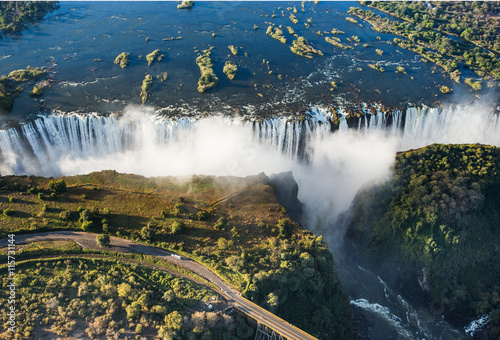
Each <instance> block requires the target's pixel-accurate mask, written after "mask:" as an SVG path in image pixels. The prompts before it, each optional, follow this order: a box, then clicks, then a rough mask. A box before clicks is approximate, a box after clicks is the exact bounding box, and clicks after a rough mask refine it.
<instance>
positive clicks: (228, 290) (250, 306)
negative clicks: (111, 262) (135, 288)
mask: <svg viewBox="0 0 500 340" xmlns="http://www.w3.org/2000/svg"><path fill="white" fill-rule="evenodd" d="M95 238H96V234H91V233H85V232H80V231H55V232H44V233H36V234H22V235H16V237H15V241H16V245H17V246H19V245H20V244H22V243H28V242H34V241H45V240H57V239H59V240H61V239H69V240H73V241H75V242H76V243H78V244H79V245H80V246H82V247H83V248H92V249H99V247H98V246H97V244H96V241H95ZM5 246H7V239H1V240H0V247H5ZM101 249H102V248H101ZM106 250H110V251H117V252H122V253H142V254H146V255H152V256H155V257H158V258H161V259H163V260H165V261H169V262H172V263H175V264H176V265H178V266H182V267H185V268H187V269H189V270H191V271H192V272H194V273H196V274H198V275H200V276H202V277H204V278H205V279H207V280H208V281H210V282H212V283H213V284H215V285H217V286H218V287H219V288H220V289H221V292H220V294H221V295H223V296H224V297H225V298H226V299H227V300H228V302H229V303H232V304H233V305H234V307H235V308H237V309H238V310H239V311H241V312H242V313H244V314H246V315H247V316H249V317H251V318H252V319H254V320H256V321H257V322H259V323H262V324H265V325H267V326H268V327H270V328H272V329H273V330H275V331H276V332H278V333H280V334H281V335H283V336H284V337H286V338H287V339H290V340H296V339H297V340H314V339H316V338H315V337H313V336H311V335H309V334H307V333H305V332H303V331H301V330H300V329H298V328H297V327H295V326H293V325H291V324H289V323H288V322H286V321H284V320H282V319H280V318H278V317H277V316H276V315H274V314H272V313H270V312H268V311H267V310H265V309H264V308H262V307H259V306H257V305H256V304H254V303H252V302H250V301H248V300H247V299H245V298H243V297H242V296H241V295H240V293H239V292H238V291H237V290H236V289H234V288H233V287H231V286H230V285H229V284H227V283H226V282H224V281H223V280H222V279H220V278H219V277H218V276H217V275H216V274H214V273H213V272H212V271H210V270H209V269H208V268H206V267H204V266H203V265H201V264H199V263H198V262H195V261H192V260H189V259H185V258H183V259H182V260H181V259H178V258H175V257H173V256H172V255H175V254H174V253H172V252H169V251H166V250H163V249H159V248H155V247H151V246H147V245H143V244H140V243H137V242H133V241H129V240H125V239H122V238H118V237H113V236H112V237H111V244H110V248H108V249H106ZM316 340H317V339H316Z"/></svg>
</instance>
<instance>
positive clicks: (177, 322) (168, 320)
mask: <svg viewBox="0 0 500 340" xmlns="http://www.w3.org/2000/svg"><path fill="white" fill-rule="evenodd" d="M165 327H166V328H167V329H172V330H180V329H181V327H182V315H181V313H179V312H178V311H176V310H175V311H173V312H172V313H170V314H168V315H167V316H165Z"/></svg>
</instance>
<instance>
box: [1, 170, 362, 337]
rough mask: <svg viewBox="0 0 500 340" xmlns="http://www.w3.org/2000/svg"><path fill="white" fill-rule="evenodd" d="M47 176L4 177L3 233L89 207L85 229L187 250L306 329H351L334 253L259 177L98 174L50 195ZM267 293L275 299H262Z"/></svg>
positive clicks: (56, 223) (72, 216)
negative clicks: (301, 224)
mask: <svg viewBox="0 0 500 340" xmlns="http://www.w3.org/2000/svg"><path fill="white" fill-rule="evenodd" d="M51 180H53V179H46V178H40V177H9V176H7V177H2V178H1V181H0V190H1V191H0V209H2V210H5V209H12V210H11V213H10V214H8V215H10V216H3V215H2V216H0V222H1V223H0V232H2V233H3V234H6V233H9V232H12V231H21V230H24V231H29V230H41V229H52V228H80V227H81V225H82V223H81V222H82V221H81V220H80V217H81V214H82V210H89V211H91V218H90V219H91V220H92V221H93V223H92V224H93V227H92V228H91V231H96V232H101V231H102V228H103V225H104V226H105V225H107V226H108V232H109V233H110V234H113V235H120V236H122V237H127V238H131V239H136V240H140V241H142V242H147V243H151V244H155V245H158V246H160V247H163V248H165V249H171V250H175V251H177V252H180V253H184V254H186V255H188V256H190V257H191V258H194V259H196V260H198V261H200V262H202V263H204V264H205V265H208V266H209V267H211V268H212V269H213V270H215V271H217V272H218V273H219V274H221V275H222V277H223V278H225V279H226V281H228V282H230V283H231V284H233V285H234V286H236V287H237V288H239V289H240V291H242V292H245V295H246V296H247V297H249V298H250V299H252V300H254V301H255V302H256V303H259V304H260V305H262V306H264V307H266V308H268V309H271V310H273V311H275V312H276V313H277V314H278V315H280V316H283V317H285V318H286V319H287V320H288V321H290V322H291V323H293V324H296V325H297V326H298V327H300V328H303V329H304V330H306V331H308V332H311V333H313V334H317V335H319V336H321V337H324V336H326V337H328V336H332V335H334V334H336V335H340V334H342V336H343V337H344V338H349V337H351V336H352V328H351V314H350V309H349V301H348V299H347V297H346V295H345V294H344V293H343V291H342V288H341V286H340V283H339V281H338V279H337V276H336V274H335V270H334V265H333V258H332V256H331V253H330V252H329V251H328V248H327V246H326V244H324V243H323V242H322V239H321V238H317V237H315V236H314V235H312V234H311V233H310V232H308V231H305V230H303V229H301V228H300V227H299V226H298V225H297V224H295V223H293V222H292V221H291V220H290V219H289V218H288V216H287V215H286V212H285V211H283V209H282V207H281V206H280V204H279V203H278V201H277V200H276V197H275V195H274V190H273V189H272V187H270V186H269V185H267V178H266V177H265V176H253V177H247V178H243V179H236V178H215V177H187V178H171V177H164V178H144V177H141V176H135V175H124V174H118V173H116V172H114V171H103V172H98V173H92V174H89V175H82V176H74V177H66V178H64V180H65V182H66V184H67V186H68V188H69V189H68V190H67V191H65V192H63V193H58V194H54V195H52V196H53V197H51V192H50V191H49V190H48V184H49V182H50V181H51ZM28 191H30V192H31V193H30V194H28V193H27V192H28ZM40 194H42V195H43V196H45V198H44V199H41V198H40ZM10 197H12V199H10ZM10 201H12V202H10ZM78 210H80V211H78ZM64 211H66V212H69V213H67V215H69V218H67V216H66V218H63V216H61V212H64ZM108 211H109V212H108ZM79 220H80V221H79ZM174 223H179V224H181V225H183V228H182V230H181V231H180V232H178V233H172V225H173V224H174ZM221 239H223V240H222V241H221ZM304 253H306V254H304ZM271 293H273V294H276V296H277V297H278V303H277V305H274V304H269V303H267V301H268V300H269V294H271ZM290 311H297V312H296V313H291V312H290Z"/></svg>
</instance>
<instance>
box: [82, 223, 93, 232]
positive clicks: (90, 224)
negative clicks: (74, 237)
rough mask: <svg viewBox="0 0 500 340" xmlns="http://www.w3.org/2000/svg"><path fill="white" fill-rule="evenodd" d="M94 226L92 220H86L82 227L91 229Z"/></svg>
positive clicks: (85, 229) (87, 229) (86, 229)
mask: <svg viewBox="0 0 500 340" xmlns="http://www.w3.org/2000/svg"><path fill="white" fill-rule="evenodd" d="M93 228H94V222H92V221H86V222H83V223H82V229H83V231H90V230H92V229H93Z"/></svg>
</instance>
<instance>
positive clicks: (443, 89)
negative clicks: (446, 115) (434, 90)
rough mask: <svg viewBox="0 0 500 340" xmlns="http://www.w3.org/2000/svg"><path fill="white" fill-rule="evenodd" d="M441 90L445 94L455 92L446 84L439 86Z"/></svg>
mask: <svg viewBox="0 0 500 340" xmlns="http://www.w3.org/2000/svg"><path fill="white" fill-rule="evenodd" d="M439 91H441V93H444V94H448V93H452V92H453V90H452V89H450V88H449V87H448V86H444V85H443V86H441V87H440V88H439Z"/></svg>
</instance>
